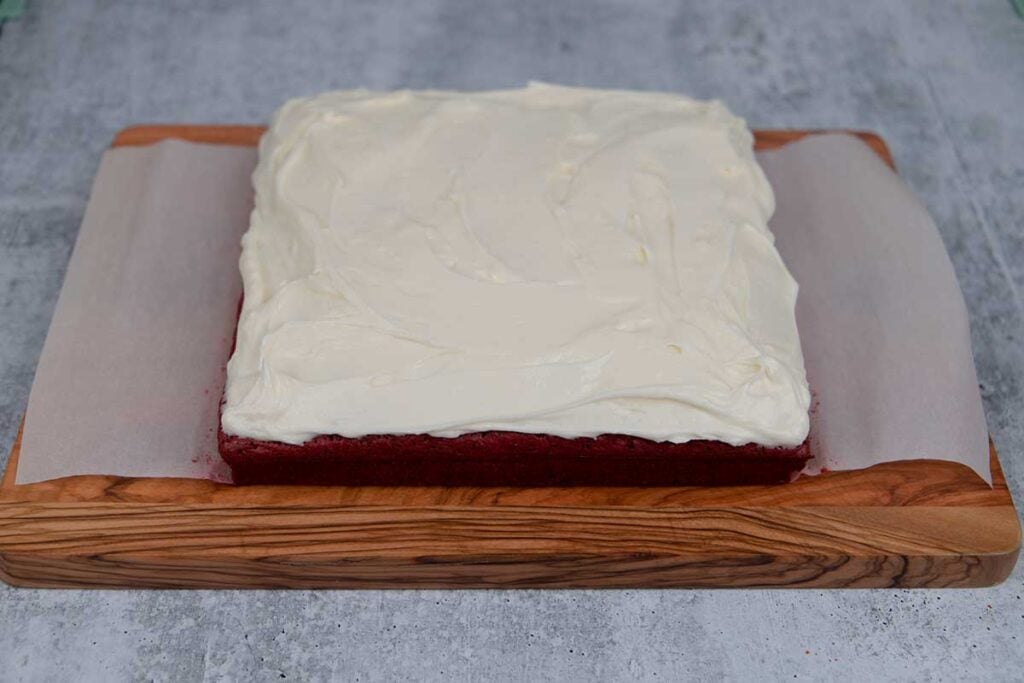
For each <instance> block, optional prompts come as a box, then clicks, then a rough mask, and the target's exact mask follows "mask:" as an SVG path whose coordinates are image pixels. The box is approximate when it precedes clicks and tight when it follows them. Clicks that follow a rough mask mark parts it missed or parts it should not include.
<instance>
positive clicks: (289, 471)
mask: <svg viewBox="0 0 1024 683" xmlns="http://www.w3.org/2000/svg"><path fill="white" fill-rule="evenodd" d="M218 443H219V446H220V453H221V456H222V457H223V458H224V460H225V461H226V462H227V463H228V465H230V466H231V471H232V473H233V475H234V481H235V483H236V484H309V485H348V486H517V487H518V486H738V485H747V484H779V483H784V482H787V481H789V480H790V478H791V476H792V475H793V474H795V473H796V472H799V471H800V470H801V469H803V467H804V464H805V463H806V462H807V460H808V459H809V458H810V455H811V454H810V451H809V449H808V447H807V442H806V441H805V442H804V443H803V444H801V445H800V446H797V447H796V448H769V447H765V446H758V445H755V444H749V445H746V446H730V445H729V444H726V443H722V442H720V441H690V442H687V443H681V444H673V443H662V442H657V441H650V440H648V439H643V438H639V437H634V436H626V435H621V434H604V435H601V436H598V437H596V438H576V439H567V438H563V437H559V436H552V435H547V434H523V433H518V432H502V431H491V432H479V433H474V434H464V435H462V436H459V437H455V438H443V437H436V436H429V435H426V434H414V435H371V436H365V437H362V438H346V437H341V436H318V437H316V438H314V439H312V440H310V441H307V442H306V443H304V444H302V445H292V444H286V443H280V442H275V441H261V440H258V439H250V438H246V437H239V436H231V435H228V434H225V433H224V432H223V430H221V431H220V433H219V435H218Z"/></svg>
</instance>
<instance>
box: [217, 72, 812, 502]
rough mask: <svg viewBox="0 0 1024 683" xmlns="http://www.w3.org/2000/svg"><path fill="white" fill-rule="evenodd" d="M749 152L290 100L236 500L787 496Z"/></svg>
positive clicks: (659, 116)
mask: <svg viewBox="0 0 1024 683" xmlns="http://www.w3.org/2000/svg"><path fill="white" fill-rule="evenodd" d="M752 142H753V140H752V136H751V135H750V132H749V131H748V130H747V129H746V126H745V124H744V123H743V121H742V120H741V119H739V118H737V117H735V116H733V115H732V114H731V113H729V111H728V110H727V109H726V108H725V107H724V106H723V105H721V104H720V103H718V102H700V101H697V100H692V99H689V98H685V97H681V96H677V95H667V94H659V93H634V92H625V91H604V90H589V89H583V88H562V87H557V86H550V85H544V84H531V85H530V86H529V87H527V88H524V89H520V90H508V91H494V92H483V93H454V92H438V91H423V92H410V91H405V92H395V93H373V92H368V91H344V92H336V93H327V94H324V95H320V96H317V97H313V98H309V99H303V100H295V101H292V102H289V103H287V104H286V105H285V106H284V107H283V108H282V109H281V110H280V112H279V113H278V114H277V115H276V116H275V118H274V122H273V125H272V126H271V127H270V129H269V130H268V132H267V133H266V135H265V136H264V137H263V139H262V141H261V143H260V160H259V164H258V166H257V168H256V171H255V173H254V175H253V184H254V187H255V190H256V202H255V209H254V211H253V213H252V218H251V223H250V226H249V230H248V232H247V233H246V234H245V236H244V237H243V240H242V257H241V263H240V266H241V273H242V279H243V283H244V298H243V305H242V309H241V312H240V315H239V320H238V329H237V333H236V339H235V348H234V351H233V353H232V356H231V359H230V361H229V362H228V367H227V382H226V385H225V394H224V405H223V410H222V415H221V432H220V436H219V445H220V451H221V454H222V456H223V457H224V459H225V461H226V462H227V463H228V464H229V465H230V466H231V469H232V472H233V473H234V477H235V481H236V482H237V483H239V484H352V485H356V484H358V485H385V486H387V485H437V486H455V485H465V486H563V485H608V486H680V485H702V486H710V485H738V484H766V483H778V482H785V481H787V480H788V479H789V478H790V477H791V476H792V475H793V474H794V473H796V472H798V471H799V470H801V469H802V468H803V466H804V464H805V463H806V461H807V460H808V458H809V457H810V454H809V452H808V447H807V432H808V426H809V419H808V407H809V403H810V393H809V391H808V387H807V380H806V376H805V372H804V367H803V356H802V352H801V349H800V340H799V335H798V333H797V329H796V320H795V315H794V307H795V301H796V295H797V285H796V282H795V281H794V280H793V278H792V276H791V275H790V274H789V272H788V270H787V269H786V267H785V265H784V263H783V262H782V259H781V257H780V256H779V254H778V252H777V250H776V249H775V246H774V239H773V237H772V234H771V232H770V230H769V229H768V225H767V221H768V218H769V217H770V215H771V213H772V211H773V210H774V197H773V195H772V192H771V187H770V186H769V185H768V182H767V180H766V179H765V177H764V174H763V173H762V172H761V169H760V167H759V166H758V164H757V161H756V159H755V157H754V155H753V149H752Z"/></svg>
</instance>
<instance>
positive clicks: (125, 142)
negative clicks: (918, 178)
mask: <svg viewBox="0 0 1024 683" xmlns="http://www.w3.org/2000/svg"><path fill="white" fill-rule="evenodd" d="M265 130H266V127H265V126H215V125H210V126H204V125H182V124H173V125H164V124H153V125H142V126H132V127H130V128H125V129H124V130H122V131H121V132H119V133H118V134H117V135H115V136H114V140H113V142H112V143H111V147H138V146H141V145H151V144H153V143H155V142H160V141H161V140H166V139H168V138H173V139H175V140H186V141H188V142H202V143H206V144H210V145H234V146H238V147H245V146H252V145H255V144H256V143H257V142H259V139H260V136H261V135H263V132H264V131H265ZM820 133H848V134H849V135H854V136H856V137H858V138H860V139H861V140H863V141H864V142H865V143H867V145H868V146H869V147H871V149H872V150H874V152H875V154H877V155H878V156H879V157H881V158H882V160H883V161H885V163H887V164H888V165H889V166H891V167H892V168H895V167H896V165H895V164H894V163H893V159H892V154H891V153H890V152H889V147H888V145H886V144H885V141H884V140H883V139H882V138H881V137H879V136H878V135H876V134H875V133H871V132H868V131H862V130H847V131H838V130H755V131H754V146H755V147H756V148H757V149H758V150H769V149H777V148H779V147H782V146H783V145H788V144H789V143H791V142H795V141H796V140H799V139H800V138H803V137H806V136H808V135H815V134H820Z"/></svg>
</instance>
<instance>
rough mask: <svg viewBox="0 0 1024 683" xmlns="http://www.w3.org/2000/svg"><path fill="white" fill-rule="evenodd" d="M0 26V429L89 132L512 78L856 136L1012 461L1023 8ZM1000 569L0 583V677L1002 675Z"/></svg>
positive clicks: (130, 15)
mask: <svg viewBox="0 0 1024 683" xmlns="http://www.w3.org/2000/svg"><path fill="white" fill-rule="evenodd" d="M28 4H29V9H28V12H27V14H26V15H25V16H24V17H23V18H22V19H20V20H18V21H14V22H9V23H7V24H6V25H5V26H4V27H3V33H2V36H0V450H2V451H3V452H6V451H7V449H8V446H9V445H10V443H11V442H12V440H13V438H14V434H15V429H16V427H17V424H18V420H19V418H20V415H21V413H22V411H23V409H24V407H25V402H26V399H27V397H28V392H29V387H30V384H31V381H32V375H33V372H34V368H35V364H36V360H37V358H38V355H39V351H40V348H41V345H42V342H43V338H44V335H45V333H46V328H47V325H48V323H49V320H50V316H51V314H52V310H53V306H54V302H55V300H56V297H57V293H58V289H59V287H60V283H61V279H62V277H63V270H64V267H65V265H66V262H67V258H68V254H69V250H70V249H71V246H72V242H73V240H74V237H75V234H76V231H77V229H78V225H79V222H80V220H81V218H82V213H83V210H84V208H85V204H86V200H87V198H88V193H89V186H90V183H91V181H92V177H93V174H94V172H95V170H96V166H97V163H98V160H99V156H100V153H101V151H102V150H103V148H104V147H105V146H106V145H107V144H108V143H109V141H110V139H111V136H112V135H113V134H114V132H115V131H117V130H118V129H119V128H121V127H123V126H126V125H128V124H133V123H139V122H157V121H161V122H258V121H263V120H265V119H266V118H267V116H268V115H269V113H270V112H271V111H272V110H273V109H274V107H275V106H276V105H278V104H279V103H280V102H281V101H282V100H284V99H285V98H287V97H290V96H293V95H300V94H308V93H313V92H315V91H319V90H324V89H328V88H342V87H351V86H358V85H367V86H372V87H377V88H394V87H400V86H411V87H427V86H443V87H453V88H485V87H486V88H491V87H498V86H512V85H517V84H521V83H522V82H523V81H525V80H527V79H530V78H539V79H548V80H553V81H558V82H564V83H570V84H586V85H594V86H618V87H625V88H653V89H662V90H672V91H681V92H686V93H690V94H693V95H697V96H701V97H712V96H714V97H720V98H723V99H724V100H726V101H727V102H728V103H729V104H730V105H731V106H732V107H733V108H734V109H735V110H737V111H738V112H740V113H741V114H743V115H744V116H746V117H747V118H748V120H749V122H750V123H751V125H752V126H762V127H790V126H791V127H853V128H869V129H873V130H876V131H878V132H880V133H882V134H883V135H884V136H885V137H886V139H887V140H888V141H889V143H890V145H891V146H892V149H893V152H894V153H895V157H896V162H897V164H898V166H899V168H900V170H901V172H902V173H903V175H904V176H905V177H906V178H907V180H908V181H909V182H910V184H911V185H912V186H913V187H914V189H915V190H916V191H917V192H918V193H919V194H920V196H921V197H922V198H923V199H924V201H925V202H926V203H927V205H928V206H929V208H930V209H931V211H932V212H933V214H934V216H935V218H936V220H937V222H938V224H939V226H940V228H941V230H942V235H943V238H944V239H945V241H946V244H947V246H948V248H949V250H950V252H951V254H952V257H953V261H954V264H955V266H956V270H957V274H958V276H959V277H960V280H961V283H962V285H963V289H964V292H965V294H966V298H967V303H968V307H969V308H970V311H971V322H972V325H973V337H974V349H975V356H976V359H977V365H978V371H979V376H980V382H981V389H982V393H983V395H984V399H985V409H986V412H987V417H988V420H989V424H990V426H991V430H992V433H993V436H994V438H995V441H996V443H997V445H998V447H999V449H1000V451H1001V452H1002V455H1003V463H1004V466H1005V467H1006V469H1007V471H1008V474H1009V478H1010V481H1011V485H1012V487H1013V490H1014V492H1015V493H1016V494H1017V497H1018V499H1019V498H1020V497H1021V493H1022V491H1024V489H1022V483H1024V462H1022V461H1021V454H1022V450H1024V307H1022V291H1024V226H1022V223H1024V20H1021V19H1018V18H1017V17H1016V16H1015V15H1014V14H1013V12H1012V10H1011V8H1010V6H1009V4H1008V2H1007V1H1006V0H979V1H976V2H970V1H967V0H964V1H963V2H959V3H951V2H927V1H920V2H899V3H893V2H888V1H886V0H872V1H870V2H868V1H865V2H846V1H831V2H813V3H812V2H766V1H756V0H755V1H750V2H742V3H736V2H727V3H726V2H722V3H718V2H699V3H696V2H695V3H686V4H683V3H673V2H667V1H665V2H644V3H634V2H628V1H626V0H621V1H612V0H607V1H602V2H583V1H572V2H562V3H557V2H548V1H545V0H532V1H529V2H508V3H504V2H493V1H484V2H473V1H470V0H467V1H466V2H456V1H451V2H449V1H443V0H432V1H429V2H415V3H414V2H408V3H397V4H396V3H379V4H378V3H374V2H346V3H327V2H322V3H294V4H290V3H283V2H275V1H272V0H263V1H261V2H254V3H246V2H228V1H225V0H222V1H218V2H189V3H184V2H177V3H175V2H155V1H153V2H137V3H113V2H98V1H91V0H89V1H85V0H82V1H79V2H70V1H68V2H60V1H58V0H51V1H50V2H42V1H41V0H29V3H28ZM1022 584H1024V570H1022V569H1018V570H1017V571H1016V572H1015V573H1014V575H1013V576H1012V577H1011V578H1010V580H1009V581H1008V582H1007V583H1005V584H1004V585H1002V586H1000V587H998V588H995V589H988V590H970V591H889V590H879V591H870V592H867V591H865V592H817V591H805V592H780V591H733V592H708V591H575V592H569V591H522V592H518V591H516V592H509V591H490V592H479V591H473V592H434V591H423V592H421V591H416V592H379V591H365V592H278V591H266V592H231V591H222V592H187V591H182V592H160V591H121V592H111V591H93V592H81V591H32V590H16V589H11V588H7V587H2V588H0V680H29V681H34V680H39V681H54V680H86V681H89V680H151V679H152V680H233V679H237V680H282V679H286V678H287V679H292V680H296V679H297V680H328V679H336V680H391V679H406V678H415V679H420V678H425V679H448V678H452V679H461V680H479V679H495V680H541V679H555V680H595V679H597V680H625V679H643V680H664V679H669V680H679V679H718V678H721V677H727V678H731V679H739V680H744V679H745V680H793V679H814V680H823V679H839V678H852V679H853V680H886V679H891V680H1014V679H1016V680H1019V679H1020V677H1021V675H1022V674H1021V667H1022V665H1024V600H1022V598H1021V594H1022V593H1024V585H1022Z"/></svg>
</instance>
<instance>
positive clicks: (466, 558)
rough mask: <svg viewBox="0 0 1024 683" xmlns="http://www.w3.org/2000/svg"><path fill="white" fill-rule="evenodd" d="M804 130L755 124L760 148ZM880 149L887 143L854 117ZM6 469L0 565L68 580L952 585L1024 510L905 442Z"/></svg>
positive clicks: (992, 564)
mask: <svg viewBox="0 0 1024 683" xmlns="http://www.w3.org/2000/svg"><path fill="white" fill-rule="evenodd" d="M262 131H263V129H262V128H261V127H258V126H142V127H135V128H129V129H126V130H125V131H122V133H120V134H119V135H118V136H117V138H116V139H115V145H143V144H151V143H153V142H156V141H158V140H161V139H166V138H168V137H174V138H178V139H185V140H191V141H196V142H207V143H215V144H233V145H251V144H255V142H256V141H257V140H258V139H259V136H260V135H261V134H262ZM806 134H808V131H758V132H756V133H755V135H756V140H757V146H758V148H759V149H770V148H774V147H779V146H781V145H783V144H786V143H788V142H791V141H793V140H796V139H799V138H800V137H803V136H804V135H806ZM854 134H856V135H857V136H858V137H860V138H861V139H863V140H865V141H866V142H867V143H868V144H869V145H871V147H872V148H873V149H875V151H876V152H878V153H879V155H880V156H881V157H882V158H883V159H885V160H886V161H887V163H889V164H890V165H891V164H892V159H891V156H889V154H888V150H887V148H886V146H885V143H884V142H883V141H882V140H881V138H878V137H877V136H875V135H872V134H870V133H854ZM20 441H21V434H20V432H19V435H18V438H17V440H16V442H15V444H14V448H13V450H12V453H11V457H10V460H9V462H8V468H7V471H6V472H5V475H4V478H3V482H2V484H0V577H2V578H4V580H6V581H7V582H8V583H11V584H15V585H23V586H56V587H60V586H79V587H89V586H94V587H115V586H137V587H252V588H257V587H261V588H270V587H294V588H319V587H326V588H332V587H493V586H501V587H579V586H589V587H616V586H617V587H670V586H694V587H698V586H699V587H750V586H785V587H815V588H825V587H863V588H868V587H886V586H902V587H926V586H927V587H953V586H963V587H966V586H986V585H991V584H993V583H997V582H999V581H1002V580H1003V579H1005V578H1006V577H1007V576H1008V575H1009V573H1010V571H1011V570H1012V568H1013V566H1014V563H1015V562H1016V558H1017V553H1018V549H1019V547H1020V526H1019V522H1018V519H1017V515H1016V511H1015V510H1014V507H1013V502H1012V500H1011V498H1010V493H1009V490H1008V489H1007V486H1006V482H1005V479H1004V477H1003V474H1002V470H1001V468H1000V465H999V459H998V456H997V455H996V452H995V449H994V448H992V449H991V453H990V456H991V463H992V469H993V477H994V486H993V487H991V488H989V487H988V486H987V485H986V484H985V483H984V482H983V481H981V479H979V478H978V477H977V475H975V474H974V473H973V472H972V471H970V470H969V469H968V468H966V467H964V466H962V465H957V464H953V463H946V462H939V461H930V460H917V461H904V462H896V463H887V464H884V465H878V466H875V467H871V468H868V469H865V470H859V471H855V472H833V473H828V474H824V475H821V476H818V477H805V478H801V479H799V480H797V481H796V482H794V483H791V484H786V485H782V486H755V487H724V488H615V487H608V488H599V487H576V488H536V489H511V488H441V487H391V488H389V487H299V486H253V487H234V486H229V485H224V484H216V483H213V482H208V481H199V480H188V479H157V478H125V477H112V476H80V477H67V478H64V479H57V480H53V481H48V482H41V483H38V484H29V485H21V486H16V485H15V484H14V480H15V472H16V470H17V463H18V457H19V455H20Z"/></svg>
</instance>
